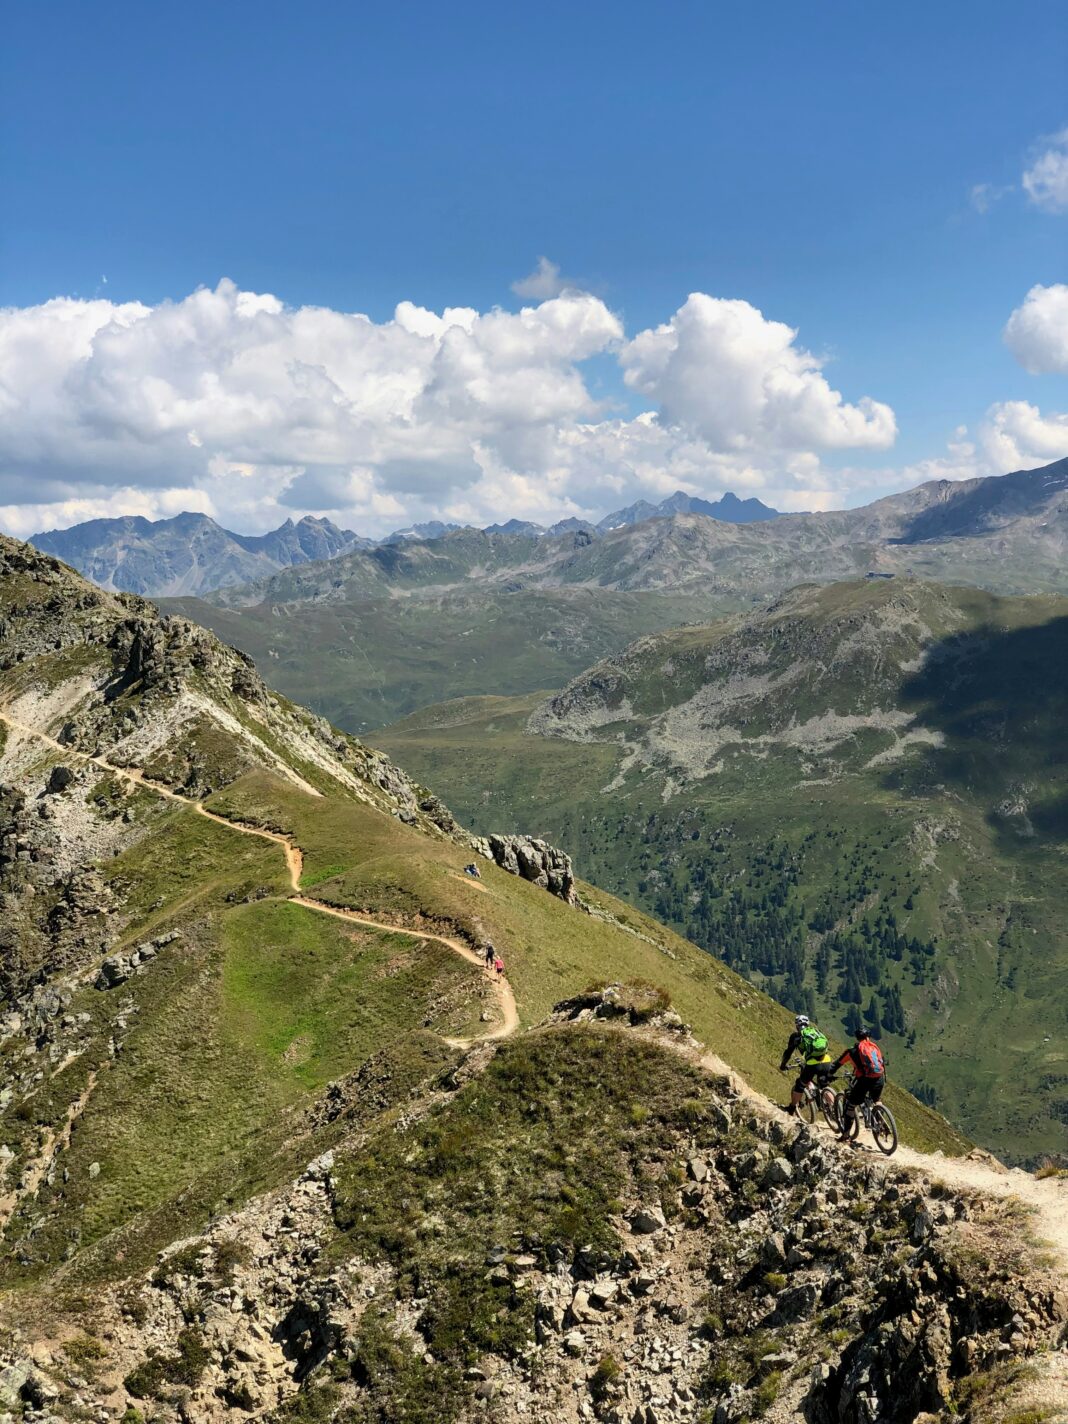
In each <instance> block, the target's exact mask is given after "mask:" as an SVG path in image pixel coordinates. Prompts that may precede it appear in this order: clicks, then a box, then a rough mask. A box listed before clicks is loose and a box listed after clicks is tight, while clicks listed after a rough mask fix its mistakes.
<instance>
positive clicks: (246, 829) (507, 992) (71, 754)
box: [0, 711, 519, 1048]
mask: <svg viewBox="0 0 1068 1424" xmlns="http://www.w3.org/2000/svg"><path fill="white" fill-rule="evenodd" d="M0 722H3V723H5V724H6V725H7V726H8V727H10V728H11V729H12V731H14V732H17V733H19V734H21V735H22V736H27V737H36V738H37V739H38V740H39V741H42V742H44V743H46V744H47V745H48V746H50V747H53V748H54V749H55V750H56V751H58V752H60V753H61V754H62V755H63V756H64V757H68V758H70V759H73V760H74V761H80V762H82V763H83V764H89V765H92V766H96V767H99V768H100V770H101V771H106V772H108V773H109V775H111V776H117V777H119V778H120V779H121V780H123V781H126V782H128V783H130V784H131V785H133V786H143V787H144V788H145V789H146V790H147V791H154V792H155V793H156V795H157V796H162V797H164V798H165V799H166V800H168V801H175V802H177V803H178V804H179V805H181V806H184V807H185V808H186V810H190V811H195V812H196V814H197V815H199V816H204V817H206V818H207V819H208V820H209V821H214V822H215V823H216V824H217V825H220V826H225V827H226V829H227V830H229V831H234V832H235V833H236V834H238V835H243V836H256V837H257V838H258V839H260V840H264V841H272V842H273V843H274V844H275V845H278V846H281V848H282V851H283V853H284V855H285V859H286V872H287V874H288V876H289V885H290V889H291V891H292V894H291V895H290V896H289V897H288V898H289V900H290V901H291V902H292V903H293V904H294V905H300V906H302V907H303V908H304V909H305V910H312V911H314V912H315V913H316V914H319V915H330V916H332V917H333V918H334V919H337V920H347V921H349V923H350V924H355V925H360V926H361V927H362V928H363V929H369V930H378V931H380V932H382V933H384V934H394V935H407V936H408V937H409V938H410V939H419V940H431V941H433V942H434V943H435V944H441V945H444V946H445V948H446V949H449V950H451V951H452V953H453V954H457V955H459V956H460V958H461V959H466V960H467V961H468V963H470V964H473V965H475V966H476V967H477V968H478V969H480V970H483V971H484V964H483V961H482V959H480V957H479V956H478V955H477V954H476V953H475V951H474V950H473V949H471V948H470V947H469V946H468V945H466V944H464V943H463V941H462V940H459V939H452V938H450V937H448V936H447V935H439V934H430V933H428V932H426V931H424V930H410V929H405V928H404V927H403V926H400V925H391V924H387V923H386V922H384V921H382V920H372V919H369V918H367V916H365V915H358V914H357V913H356V912H355V911H354V910H345V909H342V908H341V907H340V906H337V905H327V904H325V903H324V902H323V901H322V900H313V899H312V898H311V897H310V896H308V895H302V894H301V892H300V877H301V875H302V873H303V870H304V856H303V853H302V851H301V849H300V847H299V846H297V845H294V843H293V841H292V839H291V837H289V836H285V835H282V833H281V832H280V831H268V830H266V829H265V828H264V827H263V826H253V825H250V824H249V823H248V822H247V821H236V820H231V819H229V817H227V816H220V815H218V813H217V812H215V811H209V810H208V809H207V807H206V806H205V805H204V803H203V802H202V801H193V800H191V799H190V798H189V797H188V796H182V795H180V794H179V793H178V792H177V791H172V790H171V789H170V787H169V786H163V785H161V784H160V783H159V782H157V781H150V780H149V779H148V778H147V777H146V776H145V775H144V773H143V772H142V771H141V770H140V769H139V768H137V767H133V768H131V767H124V766H116V765H114V764H113V763H112V762H109V761H108V760H107V758H106V757H100V756H90V755H89V753H88V752H79V751H76V750H75V749H74V748H73V747H66V746H64V745H63V743H62V742H57V741H56V739H55V738H54V737H50V736H49V735H48V733H47V732H41V731H39V730H38V729H37V728H36V727H30V726H27V725H26V723H24V722H19V721H16V720H15V718H13V717H12V716H11V715H10V713H9V712H7V711H0ZM484 972H485V971H484ZM488 977H489V979H490V982H491V983H492V985H493V989H494V992H495V994H496V998H497V1004H498V1008H499V1010H500V1022H499V1023H498V1024H496V1025H495V1026H494V1027H493V1028H492V1029H490V1030H489V1032H488V1033H484V1034H478V1035H476V1036H475V1037H473V1038H446V1039H445V1042H446V1043H448V1044H449V1045H450V1046H451V1047H453V1048H471V1047H472V1046H473V1045H474V1044H476V1043H486V1042H490V1041H492V1040H494V1039H499V1038H508V1037H510V1035H512V1034H513V1033H515V1031H516V1029H517V1028H518V1027H519V1010H518V1008H517V1006H516V1001H515V994H514V993H513V992H512V986H511V985H510V984H509V983H508V980H507V979H505V978H504V977H503V976H502V977H501V978H497V977H496V976H495V975H492V974H491V975H489V976H488Z"/></svg>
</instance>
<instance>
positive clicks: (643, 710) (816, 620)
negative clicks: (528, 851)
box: [376, 583, 1068, 1159]
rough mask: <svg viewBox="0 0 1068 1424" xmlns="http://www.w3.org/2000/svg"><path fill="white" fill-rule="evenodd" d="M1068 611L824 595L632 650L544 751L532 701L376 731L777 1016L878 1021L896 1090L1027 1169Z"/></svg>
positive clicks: (1044, 1055)
mask: <svg viewBox="0 0 1068 1424" xmlns="http://www.w3.org/2000/svg"><path fill="white" fill-rule="evenodd" d="M1065 611H1066V610H1065V606H1064V604H1063V601H1060V600H1056V599H1026V600H1025V599H1020V600H1000V599H997V598H994V597H992V596H990V595H987V594H982V593H979V592H977V591H975V590H952V591H950V590H945V589H931V588H929V587H927V586H924V585H904V586H902V585H892V586H891V585H887V584H883V583H865V584H862V585H836V586H832V587H830V588H827V589H824V590H822V591H820V592H819V593H818V594H816V593H807V594H799V595H798V596H797V598H796V599H794V600H790V599H787V600H785V601H784V604H783V606H782V607H781V608H780V609H779V611H778V612H777V613H774V612H773V613H771V614H769V615H767V617H766V618H761V617H760V616H757V617H756V618H755V619H754V620H750V621H745V620H743V621H742V622H741V623H739V622H738V621H737V620H734V621H730V622H728V623H726V624H724V625H720V626H713V627H711V628H709V629H706V630H695V629H686V630H682V631H681V632H679V633H677V634H670V635H665V636H663V637H660V638H655V639H650V640H647V641H646V642H645V643H642V644H638V645H636V647H635V648H634V649H633V650H631V651H630V652H629V653H628V654H627V655H625V656H624V657H623V658H620V659H616V660H613V661H610V662H608V663H605V664H602V665H600V666H599V667H598V668H596V669H594V670H593V671H592V672H591V674H590V675H589V676H588V677H586V678H583V679H579V680H577V682H576V683H575V684H573V685H572V687H570V688H569V689H567V691H566V692H565V693H564V694H562V695H561V696H560V697H559V698H556V699H554V701H553V702H552V703H550V704H549V708H548V710H547V711H543V712H539V713H538V714H537V718H536V725H537V726H538V727H539V728H540V729H541V730H542V731H544V732H546V733H550V734H551V733H552V732H553V731H554V730H556V731H557V732H558V735H556V736H553V735H532V734H531V733H530V732H529V731H528V728H527V724H528V720H529V718H530V716H531V714H532V713H533V712H535V710H536V707H537V705H538V704H537V699H536V698H533V697H530V698H517V699H512V700H509V699H469V700H468V701H466V702H462V703H450V704H447V705H445V706H443V707H439V708H433V709H427V710H426V711H424V712H422V713H419V714H416V715H415V716H413V717H411V718H409V719H407V720H406V721H405V722H402V723H400V724H398V725H397V726H396V727H394V728H392V729H389V730H387V731H386V732H385V733H380V734H378V736H377V737H376V741H377V742H378V743H379V744H380V745H381V746H382V747H383V748H385V749H386V750H388V751H389V752H390V753H391V754H393V755H395V756H397V757H398V758H399V759H400V760H402V761H403V762H404V763H405V764H406V765H408V766H410V767H411V768H412V770H413V772H414V773H416V774H419V775H422V776H425V777H427V778H431V779H433V781H434V784H435V785H437V786H439V787H441V789H442V793H443V794H444V795H446V796H447V797H448V798H449V800H450V803H451V804H452V805H454V807H455V808H456V809H457V812H458V814H460V815H461V816H462V817H463V818H464V819H465V820H466V821H467V822H468V823H469V824H471V825H472V826H474V827H476V828H477V829H479V830H482V831H485V832H489V831H491V830H498V829H500V828H501V827H503V826H509V825H513V824H517V823H519V824H522V825H523V826H524V827H525V828H527V829H528V830H529V831H530V832H531V833H533V834H543V835H545V836H547V837H548V838H549V839H551V840H554V841H556V842H557V843H559V844H561V845H563V846H565V847H566V848H568V849H569V850H570V851H571V852H572V853H573V855H574V856H575V858H576V865H577V868H578V870H579V872H580V873H581V874H583V875H584V876H586V877H588V878H589V879H591V880H593V881H595V882H596V883H597V884H599V885H602V886H604V887H605V888H606V889H609V890H611V891H613V892H614V893H617V894H621V895H623V896H624V897H625V898H626V899H627V900H628V901H630V902H631V903H634V904H636V905H641V906H643V907H644V908H646V909H647V910H650V911H652V912H653V913H655V914H656V915H657V916H658V917H660V918H661V919H662V920H665V921H667V922H668V923H670V924H672V925H673V926H674V927H675V928H676V929H678V930H680V931H682V932H683V933H685V934H687V935H688V936H689V937H690V938H691V939H693V940H695V941H696V942H697V943H699V944H701V945H703V946H705V947H706V948H708V949H710V950H711V951H712V952H713V953H715V954H717V955H719V956H721V957H723V958H725V959H726V960H727V961H728V962H730V963H732V964H733V965H735V967H737V968H738V969H740V970H741V971H742V972H744V973H745V974H746V975H747V976H748V977H749V978H750V979H751V980H752V981H753V982H754V983H757V984H759V985H762V986H763V987H765V988H767V989H768V990H769V991H770V992H772V993H774V994H775V995H776V997H778V998H779V999H780V1000H782V1001H784V1002H786V1003H789V1004H793V1005H797V1006H803V1007H807V1008H809V1009H810V1010H812V1011H814V1012H816V1013H817V1014H818V1015H819V1016H820V1017H821V1018H824V1019H826V1020H827V1021H828V1022H831V1023H837V1024H839V1025H840V1026H841V1027H842V1028H843V1029H844V1027H845V1025H846V1024H847V1022H849V1021H850V1016H851V1015H853V1014H859V1015H861V1016H862V1017H865V1016H869V1013H871V1014H874V1015H877V1016H878V1018H879V1021H880V1023H881V1027H882V1029H883V1031H884V1034H885V1039H886V1045H887V1048H888V1051H889V1056H890V1059H891V1063H892V1068H893V1071H894V1073H895V1076H897V1077H898V1078H899V1079H900V1080H902V1081H904V1082H905V1083H906V1084H908V1085H909V1086H910V1087H912V1088H914V1089H915V1090H917V1091H919V1092H920V1093H921V1094H922V1095H923V1096H924V1097H925V1098H926V1099H927V1100H929V1101H933V1102H936V1103H937V1104H938V1105H939V1106H941V1107H942V1108H943V1110H944V1111H946V1112H947V1113H948V1114H949V1115H950V1116H951V1117H952V1118H953V1119H954V1120H956V1121H960V1122H961V1123H963V1124H964V1125H965V1126H966V1127H967V1129H968V1130H969V1131H970V1132H972V1133H974V1134H975V1135H976V1136H977V1137H978V1138H979V1139H980V1140H981V1141H984V1142H986V1143H988V1144H989V1145H991V1146H994V1147H995V1148H997V1149H998V1150H1001V1151H1004V1152H1008V1153H1010V1154H1012V1155H1015V1156H1017V1157H1021V1158H1028V1159H1030V1158H1034V1157H1037V1156H1039V1155H1040V1154H1041V1153H1042V1152H1043V1151H1051V1150H1052V1151H1056V1150H1059V1149H1060V1148H1062V1147H1063V1133H1064V1121H1065V1114H1066V1113H1068V1091H1066V1090H1068V1058H1066V1054H1065V1043H1066V1042H1068V1025H1066V1022H1065V1016H1066V1007H1068V982H1066V980H1068V941H1066V939H1065V930H1064V909H1065V905H1066V904H1068V878H1066V872H1065V863H1064V843H1065V836H1064V826H1065V812H1064V807H1065V805H1066V804H1068V765H1066V760H1065V753H1064V748H1063V740H1062V737H1061V734H1060V731H1059V728H1060V727H1062V726H1063V711H1064V708H1065V706H1066V704H1068V687H1066V677H1068V674H1066V671H1065V669H1066V667H1068V658H1066V656H1065V642H1066V635H1065V629H1066V628H1068V622H1066V620H1065V616H1064V615H1065ZM925 649H926V650H928V651H927V652H924V650H925ZM931 649H933V652H932V651H930V650H931ZM924 657H925V658H926V661H923V658H924ZM880 709H882V710H886V709H890V710H891V711H893V712H896V713H899V714H900V718H899V720H898V721H897V722H896V723H895V722H893V721H887V720H886V719H885V718H883V719H880V717H879V716H877V715H875V714H876V713H877V712H879V711H880ZM910 718H914V719H915V720H914V721H910V720H909V719H910ZM849 719H852V720H849ZM910 734H911V735H912V736H913V737H914V738H916V737H918V738H920V739H916V740H912V741H903V740H902V739H903V738H905V737H907V736H909V735H910ZM580 738H581V740H580ZM923 738H926V740H923ZM869 1021H871V1018H870V1016H869Z"/></svg>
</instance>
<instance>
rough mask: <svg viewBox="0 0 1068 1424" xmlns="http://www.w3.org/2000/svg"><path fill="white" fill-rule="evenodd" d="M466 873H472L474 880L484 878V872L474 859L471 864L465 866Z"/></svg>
mask: <svg viewBox="0 0 1068 1424" xmlns="http://www.w3.org/2000/svg"><path fill="white" fill-rule="evenodd" d="M464 874H465V875H470V876H471V878H472V879H473V880H481V879H482V872H481V870H479V868H478V866H477V865H476V864H475V862H474V861H472V862H471V864H470V865H465V866H464Z"/></svg>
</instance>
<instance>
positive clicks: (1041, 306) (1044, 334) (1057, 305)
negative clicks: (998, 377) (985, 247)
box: [1005, 282, 1068, 373]
mask: <svg viewBox="0 0 1068 1424" xmlns="http://www.w3.org/2000/svg"><path fill="white" fill-rule="evenodd" d="M1005 342H1006V344H1007V345H1008V347H1009V350H1010V351H1011V352H1012V354H1013V355H1014V356H1015V357H1016V359H1017V360H1018V361H1019V362H1020V364H1021V366H1023V367H1024V368H1025V369H1026V370H1028V371H1033V372H1035V373H1038V372H1055V371H1060V372H1065V373H1068V286H1066V285H1065V284H1064V283H1063V282H1058V283H1056V284H1055V285H1053V286H1052V287H1041V286H1038V287H1032V288H1031V290H1030V291H1029V292H1028V294H1027V296H1026V297H1025V298H1024V300H1023V303H1022V304H1021V305H1020V306H1018V307H1017V308H1016V310H1015V311H1014V312H1013V313H1012V315H1011V316H1010V317H1009V320H1008V322H1007V323H1006V325H1005Z"/></svg>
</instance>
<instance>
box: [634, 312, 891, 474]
mask: <svg viewBox="0 0 1068 1424" xmlns="http://www.w3.org/2000/svg"><path fill="white" fill-rule="evenodd" d="M796 338H797V332H796V331H794V330H793V329H792V328H791V327H789V326H786V325H784V324H783V323H782V322H779V321H769V320H768V319H767V318H766V317H765V316H764V315H763V314H762V313H761V312H760V311H758V310H757V308H756V307H754V306H751V305H750V304H749V303H748V302H745V301H728V300H723V299H721V298H717V297H710V296H706V295H705V294H704V293H702V292H695V293H693V294H692V295H691V296H690V297H689V298H687V300H686V302H685V303H684V305H683V306H681V307H680V308H679V310H678V311H677V312H676V313H675V315H674V316H673V317H672V318H671V320H670V321H668V322H665V323H664V324H663V325H661V326H658V327H655V328H652V329H650V330H647V331H642V332H640V333H639V334H638V335H637V336H635V337H634V339H633V340H632V341H629V342H628V343H627V344H626V345H625V346H624V348H623V350H622V353H621V357H620V359H621V361H622V365H623V370H624V376H625V379H626V382H627V384H628V385H629V386H630V387H631V388H632V389H634V390H636V391H640V392H641V393H642V395H645V396H648V397H650V398H651V399H652V400H654V401H656V402H657V404H658V405H659V407H660V415H661V418H662V420H663V421H664V422H665V423H667V424H669V425H678V426H681V427H684V428H686V429H688V430H691V431H693V432H694V433H696V434H698V435H700V436H701V437H702V438H703V439H704V440H705V441H707V443H708V444H709V446H710V447H711V448H712V449H713V450H717V451H721V452H734V451H737V452H742V451H754V450H755V451H798V450H840V449H846V448H850V447H853V448H856V447H867V448H870V449H885V448H887V447H888V446H889V445H892V444H893V441H894V437H895V435H896V426H895V422H894V413H893V411H892V410H891V409H890V407H889V406H888V405H883V404H882V403H881V402H879V401H874V400H871V399H869V398H868V397H863V398H862V399H861V400H860V401H858V402H857V404H856V405H850V404H849V403H848V402H846V401H844V400H843V398H842V396H841V394H840V393H839V392H838V391H836V390H834V389H833V388H832V387H831V385H830V384H829V382H828V381H827V379H826V377H825V376H824V375H823V373H822V369H821V368H822V365H823V363H822V361H821V360H820V359H819V358H818V357H816V356H814V355H812V353H811V352H808V351H805V350H804V349H803V348H801V347H799V346H797V345H796V344H795V342H796Z"/></svg>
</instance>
